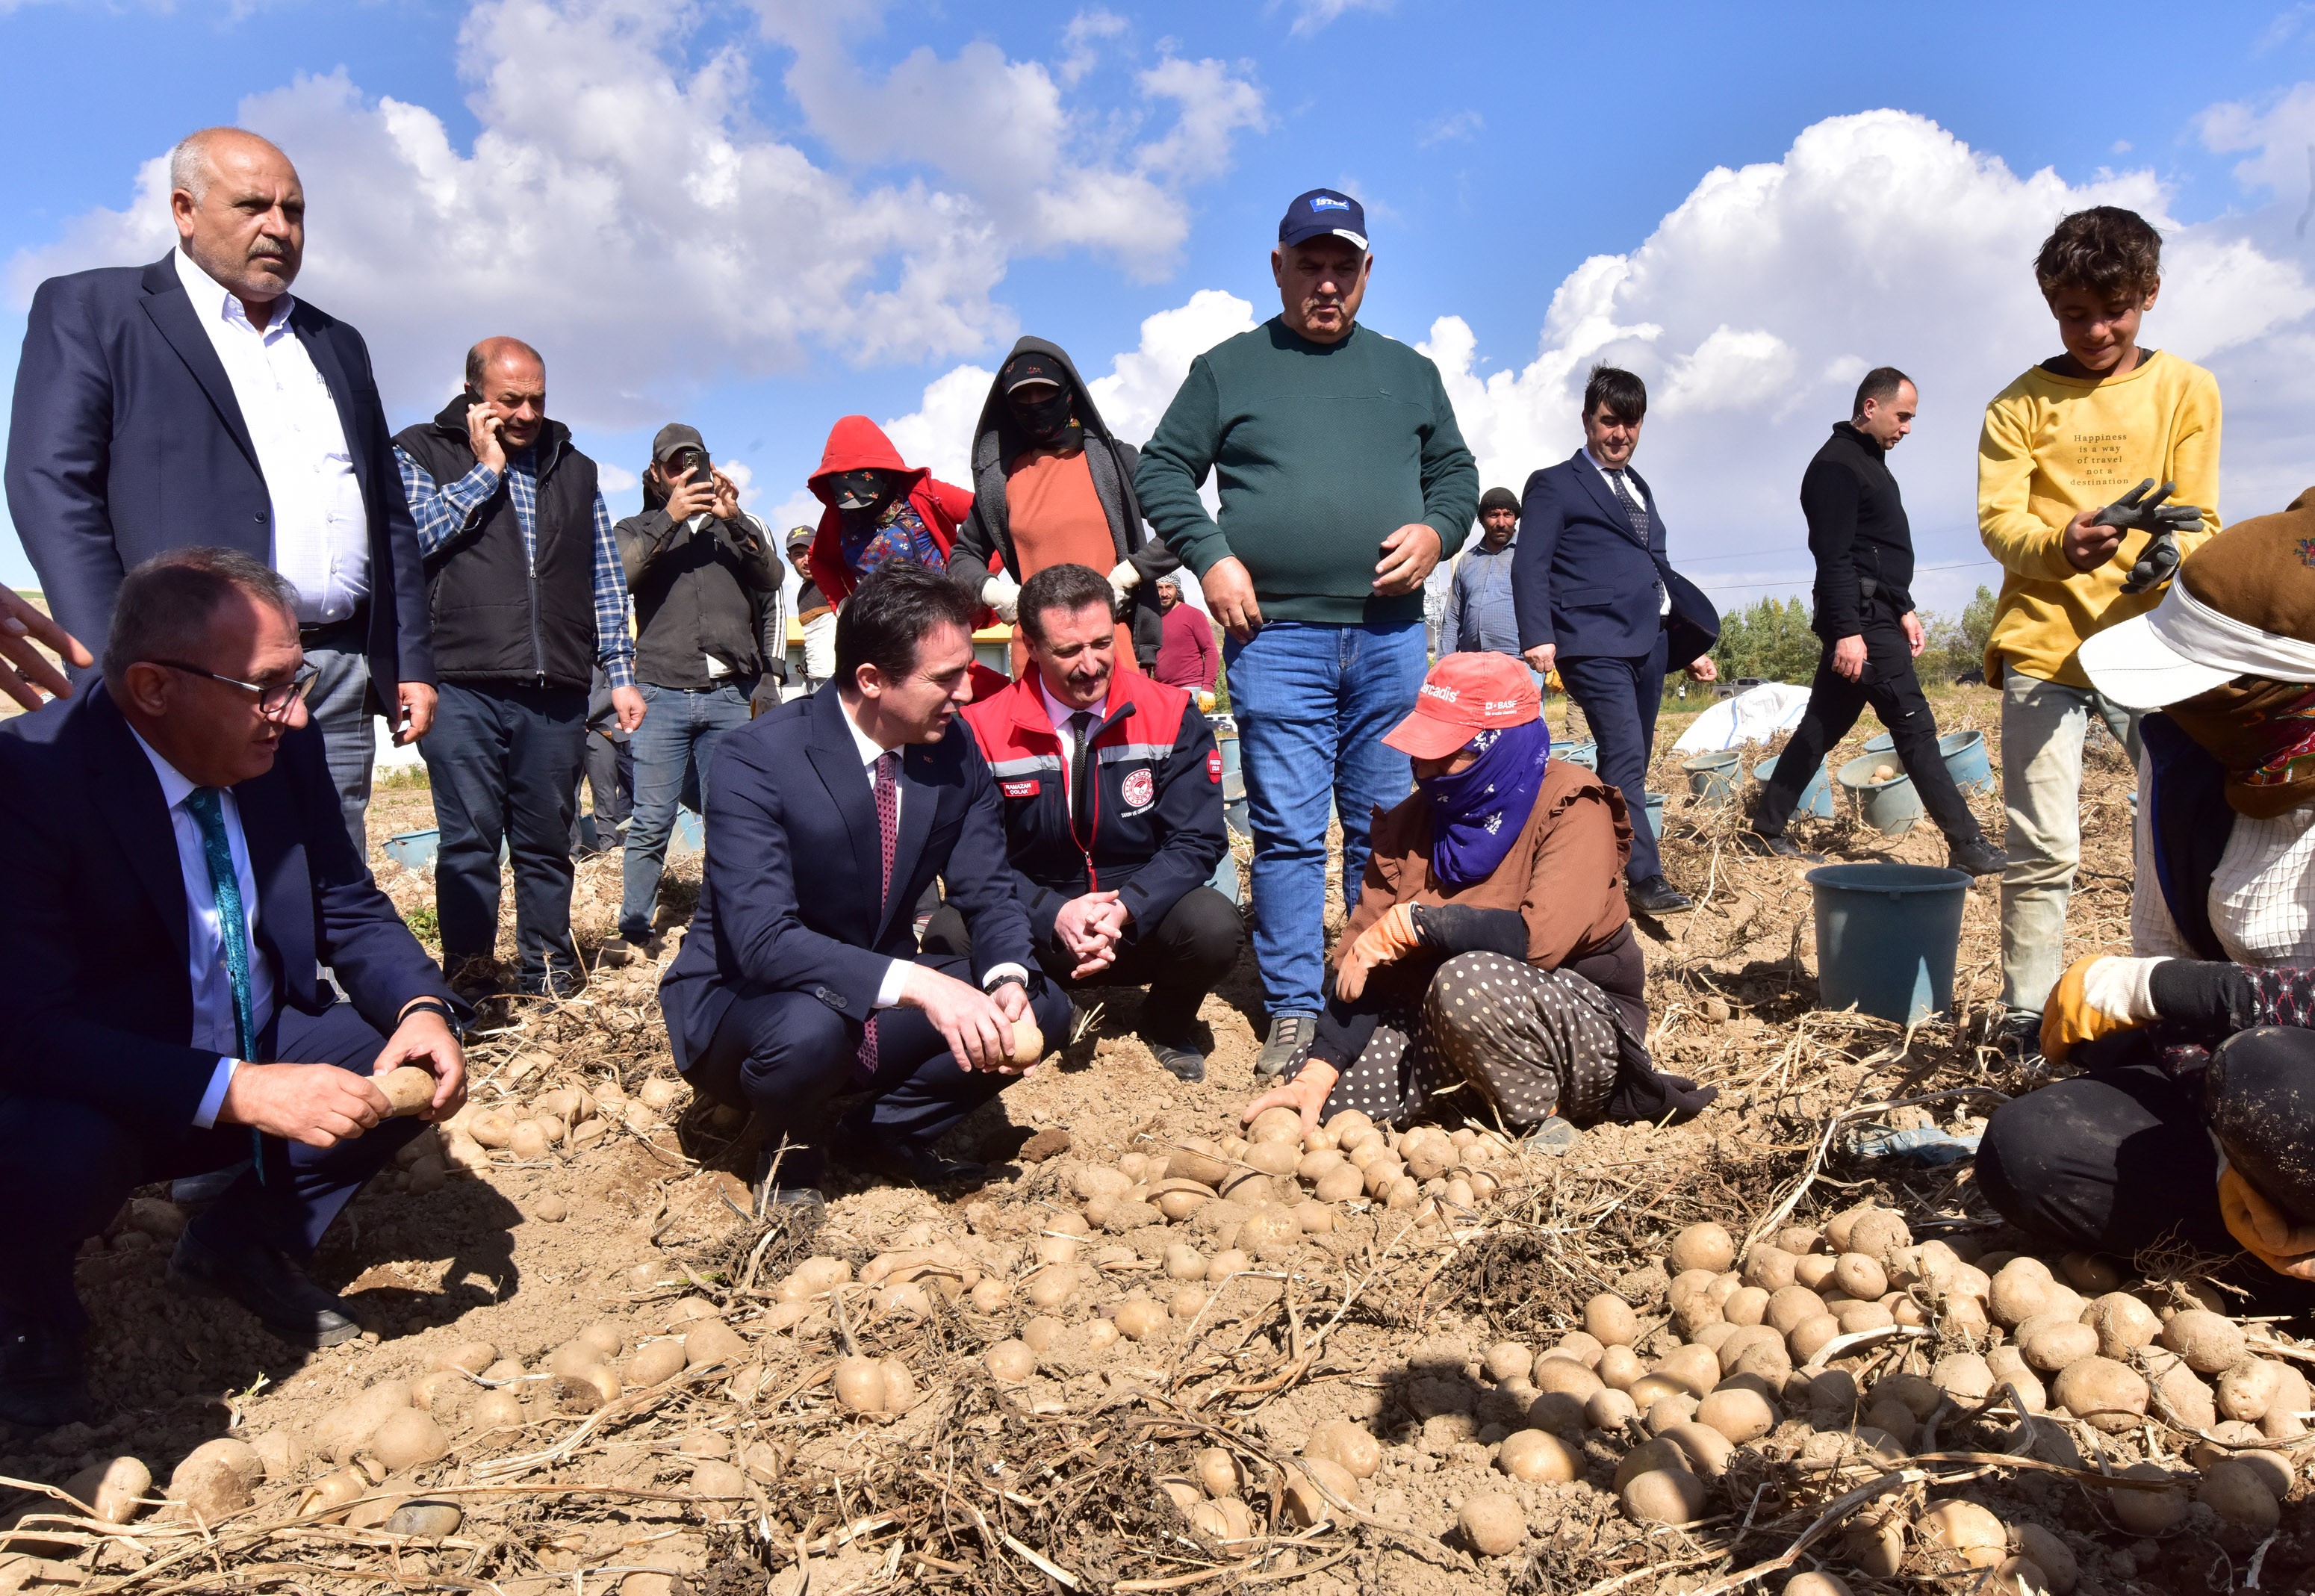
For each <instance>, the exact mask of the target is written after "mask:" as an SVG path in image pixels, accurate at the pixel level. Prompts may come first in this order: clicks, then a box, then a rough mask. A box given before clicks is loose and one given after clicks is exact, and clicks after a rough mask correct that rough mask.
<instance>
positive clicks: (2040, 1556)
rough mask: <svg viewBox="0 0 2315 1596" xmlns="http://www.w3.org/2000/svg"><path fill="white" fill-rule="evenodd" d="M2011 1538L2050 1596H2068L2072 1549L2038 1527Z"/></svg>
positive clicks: (2074, 1571) (2020, 1528)
mask: <svg viewBox="0 0 2315 1596" xmlns="http://www.w3.org/2000/svg"><path fill="white" fill-rule="evenodd" d="M2010 1534H2011V1536H2012V1537H2013V1538H2014V1539H2015V1540H2016V1543H2017V1547H2018V1555H2019V1556H2023V1557H2027V1558H2030V1559H2032V1560H2033V1563H2034V1565H2035V1566H2036V1568H2039V1569H2040V1570H2041V1571H2042V1577H2043V1578H2044V1579H2045V1580H2046V1581H2048V1582H2049V1589H2050V1592H2051V1596H2071V1592H2072V1591H2073V1588H2074V1584H2075V1582H2076V1581H2077V1580H2078V1579H2079V1578H2080V1572H2079V1570H2078V1568H2077V1566H2076V1564H2075V1561H2074V1551H2073V1548H2072V1547H2070V1546H2068V1545H2067V1544H2066V1543H2065V1541H2064V1540H2063V1539H2062V1538H2060V1537H2059V1536H2056V1535H2053V1534H2052V1533H2051V1532H2050V1531H2049V1530H2044V1529H2043V1528H2042V1526H2041V1525H2039V1524H2031V1523H2027V1524H2018V1525H2016V1526H2014V1527H2013V1528H2012V1529H2011V1531H2010ZM1790 1588H1791V1587H1789V1586H1787V1589H1790Z"/></svg>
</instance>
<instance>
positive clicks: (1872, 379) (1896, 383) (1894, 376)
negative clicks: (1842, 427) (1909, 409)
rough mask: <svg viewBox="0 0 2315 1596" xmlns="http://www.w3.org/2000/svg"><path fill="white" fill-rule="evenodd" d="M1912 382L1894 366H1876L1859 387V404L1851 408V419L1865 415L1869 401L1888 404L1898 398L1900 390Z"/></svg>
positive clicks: (1854, 404) (1852, 405)
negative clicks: (1866, 403) (1866, 404)
mask: <svg viewBox="0 0 2315 1596" xmlns="http://www.w3.org/2000/svg"><path fill="white" fill-rule="evenodd" d="M1912 380H1913V379H1912V378H1911V377H1907V376H1906V375H1905V374H1904V373H1903V372H1902V371H1900V370H1898V369H1897V368H1895V367H1894V366H1876V367H1875V368H1873V369H1872V370H1870V371H1868V372H1867V373H1866V374H1865V380H1864V381H1863V382H1861V383H1858V385H1857V402H1856V403H1853V404H1851V405H1850V406H1849V417H1850V419H1851V420H1854V419H1855V418H1857V417H1858V416H1861V415H1863V414H1864V413H1865V402H1866V401H1867V399H1871V400H1873V401H1875V402H1876V403H1881V404H1886V403H1889V401H1890V400H1892V399H1894V398H1895V397H1896V396H1897V390H1898V389H1899V388H1901V387H1903V386H1904V385H1905V384H1907V383H1909V382H1911V381H1912Z"/></svg>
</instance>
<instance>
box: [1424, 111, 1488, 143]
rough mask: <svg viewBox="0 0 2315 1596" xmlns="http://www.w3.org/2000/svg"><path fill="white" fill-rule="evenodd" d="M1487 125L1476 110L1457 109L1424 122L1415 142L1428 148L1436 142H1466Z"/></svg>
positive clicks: (1485, 120)
mask: <svg viewBox="0 0 2315 1596" xmlns="http://www.w3.org/2000/svg"><path fill="white" fill-rule="evenodd" d="M1486 125H1487V119H1486V118H1485V117H1483V116H1481V115H1480V114H1479V113H1478V112H1477V111H1456V112H1454V113H1453V114H1452V115H1450V116H1442V117H1440V118H1438V119H1437V120H1434V121H1432V122H1430V123H1428V124H1426V125H1425V126H1424V129H1423V132H1422V135H1421V136H1420V137H1417V138H1416V139H1415V143H1417V144H1419V145H1421V146H1423V147H1424V148H1425V149H1429V148H1430V147H1431V146H1433V145H1438V144H1461V143H1468V141H1469V140H1471V139H1472V138H1474V137H1477V135H1478V132H1479V130H1480V129H1482V128H1485V127H1486Z"/></svg>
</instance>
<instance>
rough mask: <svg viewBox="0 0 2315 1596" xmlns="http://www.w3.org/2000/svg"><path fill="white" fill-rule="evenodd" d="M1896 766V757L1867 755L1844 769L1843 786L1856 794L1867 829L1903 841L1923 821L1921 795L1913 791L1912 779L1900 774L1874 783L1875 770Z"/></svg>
mask: <svg viewBox="0 0 2315 1596" xmlns="http://www.w3.org/2000/svg"><path fill="white" fill-rule="evenodd" d="M1896 763H1897V761H1896V759H1895V758H1894V756H1892V755H1888V754H1867V755H1866V756H1865V757H1864V758H1861V759H1851V760H1850V761H1849V763H1848V764H1846V765H1843V766H1842V767H1840V785H1842V786H1844V787H1846V788H1848V789H1849V791H1850V792H1851V793H1853V794H1856V796H1857V811H1858V813H1859V814H1861V815H1863V816H1864V817H1865V823H1866V824H1867V825H1868V826H1870V827H1872V828H1873V829H1875V830H1876V831H1879V832H1882V833H1885V835H1887V836H1890V837H1903V835H1904V834H1905V833H1906V832H1908V831H1911V829H1913V822H1914V821H1915V820H1920V818H1921V795H1920V794H1919V793H1917V792H1915V791H1914V790H1913V778H1912V777H1911V776H1907V775H1906V774H1905V773H1904V772H1903V771H1902V770H1900V771H1898V773H1897V774H1896V775H1895V776H1892V777H1890V778H1889V779H1888V780H1887V781H1885V782H1876V781H1875V780H1874V779H1873V767H1875V766H1876V765H1888V766H1893V767H1894V765H1895V764H1896Z"/></svg>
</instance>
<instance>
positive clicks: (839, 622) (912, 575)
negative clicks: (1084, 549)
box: [836, 556, 1108, 687]
mask: <svg viewBox="0 0 2315 1596" xmlns="http://www.w3.org/2000/svg"><path fill="white" fill-rule="evenodd" d="M1103 585H1104V587H1106V586H1107V585H1108V584H1107V583H1104V584H1103ZM979 613H980V605H979V604H978V603H977V602H976V601H975V600H974V599H972V598H971V596H970V595H968V594H967V593H966V592H965V591H964V590H963V589H962V588H960V587H958V586H957V585H956V584H955V583H954V582H953V581H949V579H948V578H947V577H946V576H945V575H943V574H941V573H940V572H936V571H934V570H933V569H931V568H930V567H929V566H926V565H921V564H919V563H917V562H916V561H914V560H907V559H901V558H899V557H897V556H896V557H894V558H892V559H889V560H886V561H885V562H884V563H883V564H881V565H879V566H877V567H876V569H875V570H874V571H872V572H869V573H868V574H867V575H866V576H865V577H863V578H862V579H861V581H860V585H859V586H858V587H856V588H855V589H853V590H852V597H851V598H850V599H847V600H846V601H845V604H844V607H843V608H841V609H839V610H838V611H837V612H836V679H837V680H838V682H839V683H841V684H843V685H844V686H847V687H853V686H856V685H857V683H858V681H859V678H858V676H857V675H856V672H857V671H858V670H859V669H860V667H862V666H863V665H874V667H875V668H876V669H878V670H880V671H882V672H883V675H884V677H885V679H887V680H888V681H899V680H900V679H901V678H904V677H906V676H907V675H908V674H909V672H910V671H912V670H914V669H916V668H917V647H918V644H919V643H923V641H924V640H925V638H926V636H927V634H930V633H931V632H932V630H933V629H934V628H935V627H936V626H938V625H941V624H942V623H943V622H946V623H947V624H949V625H953V626H954V627H956V628H957V629H958V630H959V631H961V632H962V633H963V634H965V635H966V636H967V637H968V638H969V637H971V635H972V619H973V616H976V615H977V614H979Z"/></svg>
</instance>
